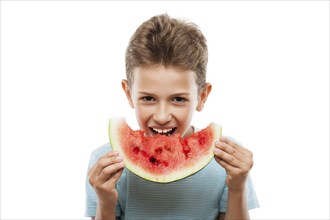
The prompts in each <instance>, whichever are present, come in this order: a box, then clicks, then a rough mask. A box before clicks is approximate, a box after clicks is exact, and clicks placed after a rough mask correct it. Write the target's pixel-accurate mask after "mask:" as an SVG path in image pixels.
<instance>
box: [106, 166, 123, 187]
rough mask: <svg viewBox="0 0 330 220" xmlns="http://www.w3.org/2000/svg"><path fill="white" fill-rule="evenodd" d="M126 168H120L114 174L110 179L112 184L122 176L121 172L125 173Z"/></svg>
mask: <svg viewBox="0 0 330 220" xmlns="http://www.w3.org/2000/svg"><path fill="white" fill-rule="evenodd" d="M123 171H124V168H122V169H120V170H118V171H117V172H116V173H115V174H113V176H112V177H111V178H110V179H109V180H108V181H109V183H110V184H112V185H115V184H116V182H117V181H118V179H119V178H120V176H121V174H122V173H123Z"/></svg>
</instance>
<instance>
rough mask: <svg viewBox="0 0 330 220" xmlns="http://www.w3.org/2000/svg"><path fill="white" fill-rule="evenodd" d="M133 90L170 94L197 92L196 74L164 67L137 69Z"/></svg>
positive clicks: (134, 72)
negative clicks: (171, 92)
mask: <svg viewBox="0 0 330 220" xmlns="http://www.w3.org/2000/svg"><path fill="white" fill-rule="evenodd" d="M132 89H137V90H148V91H154V92H157V91H162V90H166V91H168V92H170V91H175V92H188V91H190V92H191V91H193V90H196V91H197V84H196V79H195V72H194V71H192V70H182V69H179V68H176V67H165V66H162V65H158V66H148V67H143V66H142V67H137V68H135V69H134V70H133V82H132Z"/></svg>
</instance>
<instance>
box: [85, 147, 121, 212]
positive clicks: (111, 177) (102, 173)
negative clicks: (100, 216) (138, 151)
mask: <svg viewBox="0 0 330 220" xmlns="http://www.w3.org/2000/svg"><path fill="white" fill-rule="evenodd" d="M123 168H124V163H123V161H122V159H121V158H120V157H119V155H118V152H114V151H112V152H109V153H106V154H105V155H103V156H102V157H101V158H100V159H99V160H98V161H97V162H96V163H95V165H94V166H93V167H92V168H91V169H90V171H89V182H90V184H91V186H92V187H93V188H94V190H95V192H96V194H97V197H98V199H99V203H100V205H101V206H104V207H107V208H109V207H113V211H114V210H115V206H116V202H117V200H118V192H117V190H116V188H115V185H116V182H117V181H118V179H119V177H120V176H121V174H122V172H123Z"/></svg>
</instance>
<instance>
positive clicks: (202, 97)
mask: <svg viewBox="0 0 330 220" xmlns="http://www.w3.org/2000/svg"><path fill="white" fill-rule="evenodd" d="M211 90H212V85H211V84H210V83H206V85H205V88H204V89H203V91H202V92H201V93H200V94H199V97H198V103H197V107H196V110H197V111H199V112H200V111H202V110H203V108H204V104H205V102H206V100H207V97H208V96H209V94H210V92H211Z"/></svg>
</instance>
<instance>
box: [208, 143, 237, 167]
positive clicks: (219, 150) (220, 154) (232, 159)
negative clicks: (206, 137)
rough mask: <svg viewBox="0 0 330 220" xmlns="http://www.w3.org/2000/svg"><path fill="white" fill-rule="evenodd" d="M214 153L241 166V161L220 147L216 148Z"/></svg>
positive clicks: (228, 161)
mask: <svg viewBox="0 0 330 220" xmlns="http://www.w3.org/2000/svg"><path fill="white" fill-rule="evenodd" d="M214 155H215V156H216V157H219V159H221V160H223V161H225V162H227V163H228V164H230V165H231V166H233V167H236V168H239V167H240V166H241V161H239V160H238V159H237V158H235V157H234V156H233V155H230V154H228V153H227V152H225V151H223V150H221V149H219V148H214Z"/></svg>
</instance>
